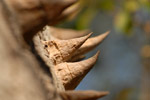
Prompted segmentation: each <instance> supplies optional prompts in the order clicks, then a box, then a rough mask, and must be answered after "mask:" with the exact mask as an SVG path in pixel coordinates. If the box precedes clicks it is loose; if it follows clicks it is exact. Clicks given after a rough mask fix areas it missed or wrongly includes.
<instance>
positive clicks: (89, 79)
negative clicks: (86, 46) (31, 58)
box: [58, 0, 150, 100]
mask: <svg viewBox="0 0 150 100" xmlns="http://www.w3.org/2000/svg"><path fill="white" fill-rule="evenodd" d="M80 3H81V6H80V7H81V8H82V10H81V11H80V13H79V14H78V15H77V16H76V18H75V19H74V20H72V21H67V22H63V23H61V24H60V25H58V26H61V27H64V28H72V29H76V30H82V29H90V30H91V31H93V32H94V34H93V36H96V35H99V34H102V33H104V32H106V31H108V30H110V31H111V33H110V35H109V36H108V38H107V39H106V40H105V41H104V42H103V43H102V44H100V45H99V46H98V47H97V48H96V49H94V50H93V51H92V52H90V53H89V54H88V55H87V58H88V57H90V56H92V55H94V54H95V53H96V51H97V50H100V51H101V54H100V56H99V59H98V61H97V63H96V65H95V67H94V68H93V69H92V70H91V71H90V72H89V73H88V75H87V76H86V77H85V78H84V79H83V81H82V82H81V84H80V85H79V86H78V87H77V90H85V89H86V90H89V89H93V90H99V91H110V94H109V95H108V96H106V97H104V98H103V99H101V100H150V0H81V1H80Z"/></svg>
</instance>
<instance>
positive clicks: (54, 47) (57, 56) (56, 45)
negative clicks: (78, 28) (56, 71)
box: [45, 33, 92, 65]
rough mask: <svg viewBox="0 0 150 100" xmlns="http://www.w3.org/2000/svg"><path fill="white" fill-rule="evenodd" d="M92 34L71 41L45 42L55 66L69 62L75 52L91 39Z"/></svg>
mask: <svg viewBox="0 0 150 100" xmlns="http://www.w3.org/2000/svg"><path fill="white" fill-rule="evenodd" d="M91 34H92V33H90V34H88V35H86V36H84V37H80V38H74V39H69V40H53V41H47V42H45V45H47V46H46V47H47V48H46V50H47V51H48V53H49V56H50V59H51V61H52V62H53V64H54V65H56V64H59V63H62V62H65V61H68V60H69V59H70V58H71V57H72V55H73V54H74V52H75V51H76V50H77V49H78V48H79V47H80V46H81V45H82V44H83V43H84V42H85V41H86V40H87V39H88V38H89V36H90V35H91Z"/></svg>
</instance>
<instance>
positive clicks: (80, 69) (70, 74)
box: [55, 52, 99, 90]
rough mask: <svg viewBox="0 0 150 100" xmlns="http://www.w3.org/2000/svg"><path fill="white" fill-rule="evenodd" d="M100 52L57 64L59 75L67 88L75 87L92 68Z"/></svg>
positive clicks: (56, 69)
mask: <svg viewBox="0 0 150 100" xmlns="http://www.w3.org/2000/svg"><path fill="white" fill-rule="evenodd" d="M98 55H99V52H97V53H96V54H95V55H94V56H93V57H91V58H89V59H87V60H84V61H80V62H76V63H61V64H58V65H56V66H55V71H56V74H57V76H58V77H59V78H60V79H61V80H62V83H63V85H64V87H65V89H66V90H72V89H75V88H76V86H77V85H78V84H79V83H80V81H81V80H82V79H83V78H84V76H85V75H86V74H87V73H88V72H89V71H90V69H92V67H93V66H94V64H95V63H96V60H97V58H98Z"/></svg>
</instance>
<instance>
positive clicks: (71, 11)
mask: <svg viewBox="0 0 150 100" xmlns="http://www.w3.org/2000/svg"><path fill="white" fill-rule="evenodd" d="M80 11H81V7H80V5H79V2H77V3H75V4H74V5H72V6H70V7H68V8H67V9H65V10H64V11H63V12H62V14H61V15H60V16H58V17H56V19H54V20H53V22H52V23H51V25H56V24H57V23H59V22H61V21H63V20H71V19H73V18H74V17H75V16H76V15H77V14H78V13H79V12H80Z"/></svg>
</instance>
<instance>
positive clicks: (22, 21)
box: [0, 0, 108, 100]
mask: <svg viewBox="0 0 150 100" xmlns="http://www.w3.org/2000/svg"><path fill="white" fill-rule="evenodd" d="M75 2H76V0H1V1H0V99H1V100H95V99H98V98H100V97H102V96H105V95H107V94H108V92H96V91H67V90H70V89H71V90H72V89H74V88H75V87H76V86H77V85H78V84H79V82H80V81H81V80H82V78H83V77H84V76H85V74H86V73H87V72H88V71H89V69H91V68H92V66H93V65H94V63H95V62H96V59H97V56H98V54H97V55H96V56H94V58H90V59H89V60H86V61H85V62H84V61H82V62H78V63H68V64H67V61H77V60H79V59H80V58H81V57H83V56H84V54H85V53H86V52H87V51H85V50H84V48H87V49H88V51H90V50H92V49H93V48H94V47H95V46H96V45H98V44H99V43H100V42H101V41H102V40H103V39H104V38H105V37H106V36H107V35H108V34H107V35H106V34H103V35H101V36H98V38H99V39H100V41H97V42H95V43H94V44H93V45H92V44H89V43H90V42H87V43H86V44H85V46H84V45H83V48H80V47H81V45H82V44H83V43H84V42H85V41H86V40H87V39H88V37H89V36H90V35H87V36H84V35H86V34H87V31H82V32H79V31H74V30H67V29H57V28H54V27H50V26H47V27H45V28H43V27H44V26H46V25H47V24H54V23H56V22H58V21H60V17H61V16H63V14H64V13H63V11H65V12H66V10H65V9H66V8H67V7H69V6H70V5H72V4H73V3H75ZM72 11H74V10H72ZM72 13H73V12H69V13H68V14H72ZM65 14H67V13H65ZM65 16H67V15H65ZM62 18H63V17H61V20H62ZM65 18H66V17H65ZM57 19H58V21H57ZM49 28H50V29H51V30H49ZM55 32H56V33H55ZM59 32H62V34H65V36H68V37H65V36H64V35H62V36H61V37H59V38H58V36H60V35H58V33H59ZM68 32H72V34H73V35H67V34H68ZM76 32H78V33H81V34H80V35H79V34H77V35H75V33H76ZM81 36H84V37H81ZM77 37H78V38H77ZM79 37H80V38H79ZM72 38H75V39H72ZM62 39H70V40H62ZM94 39H97V38H93V39H89V40H88V41H95V40H94ZM46 43H48V44H49V45H47V44H46ZM48 46H49V49H48ZM77 50H78V51H77ZM75 52H76V53H75ZM82 52H84V53H82ZM51 55H52V56H51ZM73 56H75V57H74V58H75V59H73V58H72V57H73ZM60 58H62V59H60ZM88 61H89V62H88ZM56 62H57V63H56ZM64 63H66V65H68V66H69V67H67V66H65V65H64ZM58 64H60V65H63V66H59V67H60V68H62V69H61V70H63V71H60V69H57V68H58V67H57V66H58ZM87 64H89V65H90V66H89V65H88V66H87ZM74 65H75V66H78V67H79V68H80V69H81V72H80V69H75V68H74ZM63 67H64V68H72V70H71V72H68V73H69V74H68V73H66V72H65V70H66V69H63ZM78 67H77V68H78ZM67 70H69V69H67ZM61 72H63V73H61ZM73 73H75V74H73ZM70 74H72V75H74V76H73V77H71V78H68V79H64V78H66V77H70V76H68V75H70ZM63 75H64V76H63ZM60 77H61V78H60ZM63 79H64V80H65V82H66V84H69V86H68V85H67V86H68V87H69V89H68V88H66V87H65V85H64V81H63ZM68 80H69V81H68ZM75 80H77V81H75ZM71 85H72V86H73V87H71ZM89 93H90V95H88V94H89Z"/></svg>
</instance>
